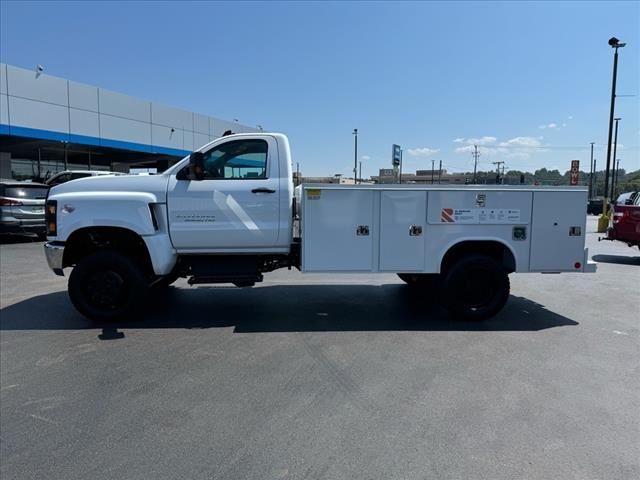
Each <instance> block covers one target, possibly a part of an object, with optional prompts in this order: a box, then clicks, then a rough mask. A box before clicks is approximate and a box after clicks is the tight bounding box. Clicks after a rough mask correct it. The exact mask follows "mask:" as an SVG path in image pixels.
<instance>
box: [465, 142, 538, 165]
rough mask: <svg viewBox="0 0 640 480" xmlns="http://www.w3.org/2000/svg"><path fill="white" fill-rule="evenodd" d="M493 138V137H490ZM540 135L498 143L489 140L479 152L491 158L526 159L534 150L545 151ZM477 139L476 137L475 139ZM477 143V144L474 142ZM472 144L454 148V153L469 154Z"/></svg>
mask: <svg viewBox="0 0 640 480" xmlns="http://www.w3.org/2000/svg"><path fill="white" fill-rule="evenodd" d="M491 138H494V137H491ZM542 139H543V137H542V136H539V137H514V138H511V139H509V140H505V141H502V142H499V143H495V141H494V142H491V143H490V144H489V145H481V146H480V148H479V150H480V153H481V154H485V155H490V156H491V157H493V158H497V157H503V158H506V159H514V160H526V159H527V158H530V157H531V154H532V153H534V152H536V153H537V152H545V151H547V149H545V148H543V147H544V146H543V144H542ZM476 140H477V139H476ZM476 145H477V144H476ZM474 149H475V148H474V146H473V145H465V146H463V147H458V148H456V149H455V151H456V153H465V154H469V153H471V152H473V151H474Z"/></svg>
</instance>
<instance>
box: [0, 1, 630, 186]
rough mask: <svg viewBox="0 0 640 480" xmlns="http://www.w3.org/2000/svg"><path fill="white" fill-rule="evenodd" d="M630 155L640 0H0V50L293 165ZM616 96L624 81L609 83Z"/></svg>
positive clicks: (487, 162)
mask: <svg viewBox="0 0 640 480" xmlns="http://www.w3.org/2000/svg"><path fill="white" fill-rule="evenodd" d="M611 36H616V37H617V38H619V39H620V40H621V41H623V42H626V43H627V46H626V47H625V48H622V49H620V55H619V57H620V58H619V64H618V87H617V93H618V95H620V96H619V97H618V98H617V99H616V116H617V117H621V118H622V120H620V123H619V133H618V155H617V157H618V158H620V166H621V167H623V168H626V169H627V170H637V169H640V2H613V1H608V2H597V1H585V2H580V1H572V2H515V1H514V2H480V1H477V2H476V1H474V2H435V1H433V2H426V1H425V2H365V1H357V2H328V1H327V2H294V1H287V2H275V1H267V2H232V3H231V2H229V3H227V2H179V3H178V2H171V1H157V2H156V1H144V2H116V1H113V2H104V3H101V2H95V1H91V2H55V1H47V2H28V1H21V2H14V1H8V0H2V2H1V3H0V60H1V61H2V62H4V63H9V64H12V65H17V66H20V67H24V68H35V66H36V65H38V64H41V65H43V66H44V67H45V73H48V74H51V75H55V76H59V77H64V78H68V79H72V80H75V81H79V82H85V83H89V84H93V85H97V86H100V87H103V88H107V89H111V90H115V91H119V92H123V93H127V94H130V95H134V96H137V97H141V98H145V99H147V100H152V101H157V102H162V103H166V104H169V105H172V106H175V107H180V108H184V109H187V110H192V111H195V112H200V113H203V114H207V115H211V116H215V117H218V118H222V119H227V120H232V119H238V120H239V121H240V123H243V124H246V125H252V126H255V125H262V126H264V128H265V129H266V130H269V131H277V132H283V133H286V134H287V135H288V136H289V139H290V142H291V148H292V153H293V157H294V162H299V164H300V170H301V171H302V173H303V175H306V176H312V175H334V174H338V173H340V174H344V175H346V176H348V175H349V174H351V173H352V170H353V162H354V136H353V134H352V132H353V129H354V128H357V129H358V132H359V134H358V160H359V161H362V165H363V166H362V171H363V175H364V176H370V175H376V174H377V173H378V169H380V168H390V167H391V145H392V144H394V143H396V144H399V145H401V146H402V148H403V149H404V156H403V161H404V166H403V170H404V171H405V172H407V171H408V172H412V171H415V170H416V169H429V168H431V163H432V161H435V164H436V166H437V165H438V162H439V161H440V160H442V164H443V168H445V169H447V170H448V171H452V172H459V171H471V170H473V157H472V156H471V150H472V149H473V145H474V144H475V145H478V147H479V151H480V154H481V156H480V158H479V164H478V169H480V170H489V169H494V168H495V166H494V165H493V163H492V162H496V161H504V162H505V166H506V169H507V170H510V169H517V170H525V171H534V170H536V169H538V168H542V167H546V168H548V169H555V168H557V169H560V170H561V171H562V172H564V171H565V170H568V169H569V166H570V162H571V160H574V159H577V160H580V161H581V169H582V170H589V161H590V145H589V143H590V142H595V153H594V156H595V158H596V159H597V164H598V167H599V169H600V167H602V166H604V163H605V161H606V143H607V133H608V122H609V107H610V95H611V77H612V66H613V49H612V48H611V47H609V45H608V44H607V41H608V39H609V38H610V37H611ZM622 95H625V96H622Z"/></svg>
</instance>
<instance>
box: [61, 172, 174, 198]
mask: <svg viewBox="0 0 640 480" xmlns="http://www.w3.org/2000/svg"><path fill="white" fill-rule="evenodd" d="M169 178H170V177H169V176H168V175H118V176H115V175H114V176H96V177H87V178H81V179H78V180H71V181H70V182H66V183H62V184H60V185H57V186H55V187H53V188H52V189H51V190H50V191H49V197H52V196H55V195H59V194H61V193H81V192H87V193H89V192H90V193H99V192H137V193H150V194H152V195H154V196H155V197H156V201H157V202H158V203H165V202H166V201H167V183H168V182H169Z"/></svg>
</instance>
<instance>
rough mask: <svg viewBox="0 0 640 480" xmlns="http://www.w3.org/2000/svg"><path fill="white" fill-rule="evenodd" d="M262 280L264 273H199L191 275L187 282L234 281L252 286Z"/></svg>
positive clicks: (237, 284) (237, 285)
mask: <svg viewBox="0 0 640 480" xmlns="http://www.w3.org/2000/svg"><path fill="white" fill-rule="evenodd" d="M261 281H262V274H261V273H258V274H247V275H238V274H227V275H225V274H218V275H199V276H195V275H194V276H192V277H189V280H187V282H188V283H189V285H196V284H202V283H233V284H234V285H235V286H236V287H252V286H254V285H255V284H256V283H257V282H261Z"/></svg>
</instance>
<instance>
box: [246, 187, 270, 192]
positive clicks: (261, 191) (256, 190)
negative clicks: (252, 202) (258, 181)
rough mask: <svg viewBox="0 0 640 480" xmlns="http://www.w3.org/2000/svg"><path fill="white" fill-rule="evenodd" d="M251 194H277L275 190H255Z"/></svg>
mask: <svg viewBox="0 0 640 480" xmlns="http://www.w3.org/2000/svg"><path fill="white" fill-rule="evenodd" d="M251 193H276V191H275V190H271V189H270V188H264V187H263V188H254V189H253V190H251Z"/></svg>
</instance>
